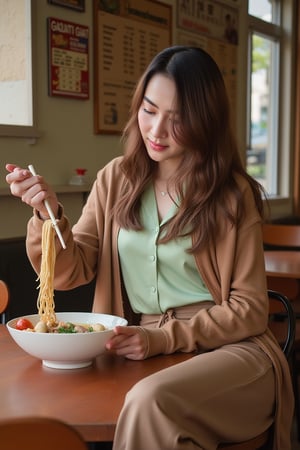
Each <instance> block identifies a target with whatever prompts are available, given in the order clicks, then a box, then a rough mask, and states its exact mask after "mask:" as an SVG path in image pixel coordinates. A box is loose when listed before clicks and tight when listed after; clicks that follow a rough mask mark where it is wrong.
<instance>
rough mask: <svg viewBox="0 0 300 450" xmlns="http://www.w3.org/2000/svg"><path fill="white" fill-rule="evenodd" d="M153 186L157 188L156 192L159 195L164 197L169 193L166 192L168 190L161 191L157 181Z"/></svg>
mask: <svg viewBox="0 0 300 450" xmlns="http://www.w3.org/2000/svg"><path fill="white" fill-rule="evenodd" d="M155 187H156V188H157V190H158V192H159V193H160V195H161V196H162V197H165V196H166V195H169V194H168V191H162V190H161V189H160V187H159V186H158V183H157V182H156V183H155Z"/></svg>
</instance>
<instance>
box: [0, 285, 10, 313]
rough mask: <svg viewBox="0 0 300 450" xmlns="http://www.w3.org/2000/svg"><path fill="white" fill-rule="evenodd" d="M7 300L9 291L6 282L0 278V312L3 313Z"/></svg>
mask: <svg viewBox="0 0 300 450" xmlns="http://www.w3.org/2000/svg"><path fill="white" fill-rule="evenodd" d="M8 301H9V291H8V287H7V284H6V283H5V282H4V281H3V280H0V314H2V313H4V311H5V310H6V308H7V305H8Z"/></svg>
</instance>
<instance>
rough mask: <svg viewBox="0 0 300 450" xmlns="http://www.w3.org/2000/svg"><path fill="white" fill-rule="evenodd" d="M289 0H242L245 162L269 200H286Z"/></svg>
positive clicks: (288, 194) (289, 131)
mask: <svg viewBox="0 0 300 450" xmlns="http://www.w3.org/2000/svg"><path fill="white" fill-rule="evenodd" d="M294 4H295V2H294V0H284V1H281V0H248V101H247V105H248V108H247V110H248V120H247V122H248V126H247V130H248V132H247V157H246V167H247V171H248V173H249V174H250V175H252V176H253V177H254V178H256V179H257V180H258V181H260V182H261V184H262V185H263V186H264V187H265V189H266V191H267V193H268V196H269V198H270V199H275V198H281V199H283V198H286V199H288V200H289V201H290V200H291V186H292V171H291V167H290V164H291V147H292V137H291V136H292V135H293V131H292V125H291V124H292V120H291V104H292V98H293V95H294V93H293V91H292V86H293V83H292V33H291V30H292V15H293V5H294Z"/></svg>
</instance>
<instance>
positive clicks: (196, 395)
mask: <svg viewBox="0 0 300 450" xmlns="http://www.w3.org/2000/svg"><path fill="white" fill-rule="evenodd" d="M168 316H170V314H168ZM172 316H173V317H174V316H175V317H177V316H178V314H176V311H175V314H172ZM184 316H185V314H184ZM180 318H181V317H180ZM167 320H168V319H167ZM145 322H146V321H145V320H144V323H143V320H142V322H141V325H142V326H147V325H148V324H146V323H145ZM150 322H151V324H152V326H153V321H152V318H150ZM162 322H163V321H162V320H161V318H160V319H159V323H160V324H161V323H162ZM150 326H151V325H150ZM274 403H275V381H274V373H273V368H272V364H271V361H270V360H269V358H268V357H267V356H266V355H265V353H264V352H263V351H262V350H261V349H260V348H259V347H258V346H257V345H256V344H254V343H252V342H248V341H244V342H239V343H236V344H230V345H224V346H223V347H221V348H219V349H216V350H213V351H210V352H206V353H202V354H198V355H196V356H195V357H193V358H191V359H189V360H187V361H185V362H182V363H180V364H177V365H175V366H172V367H169V368H167V369H164V370H161V371H159V372H157V373H155V374H153V375H150V376H148V377H146V378H144V379H143V380H141V381H139V382H138V383H137V384H136V385H135V386H133V388H132V389H131V390H130V391H129V392H128V394H127V396H126V399H125V403H124V406H123V408H122V410H121V413H120V416H119V419H118V423H117V428H116V433H115V439H114V444H113V449H114V450H192V449H198V450H199V449H202V450H215V449H216V448H217V446H218V444H219V443H220V442H241V441H244V440H247V439H250V438H252V437H254V436H256V435H258V434H259V433H261V432H263V431H264V430H266V429H267V428H268V427H269V426H270V425H271V424H272V422H273V417H274Z"/></svg>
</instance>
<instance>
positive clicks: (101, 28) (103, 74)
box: [94, 0, 172, 134]
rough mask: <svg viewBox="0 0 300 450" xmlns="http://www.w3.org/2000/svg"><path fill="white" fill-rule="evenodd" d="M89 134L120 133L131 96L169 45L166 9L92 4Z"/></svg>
mask: <svg viewBox="0 0 300 450" xmlns="http://www.w3.org/2000/svg"><path fill="white" fill-rule="evenodd" d="M94 26H95V43H94V48H95V58H94V61H95V66H94V67H95V69H94V77H95V79H94V81H95V88H94V95H95V127H94V128H95V133H97V134H99V133H106V134H110V133H120V132H121V131H122V129H123V127H124V125H125V123H126V121H127V119H128V112H129V108H130V102H131V97H132V93H133V90H134V88H135V85H136V82H137V81H138V79H139V77H140V75H141V74H142V72H143V71H144V70H145V68H146V67H147V65H148V64H149V63H150V61H151V60H152V58H153V57H154V56H155V55H156V54H157V53H158V52H159V51H160V50H162V49H163V48H165V47H169V46H170V44H171V29H172V8H171V6H168V5H165V4H162V3H159V2H156V1H152V0H127V1H126V2H124V1H121V0H119V1H114V2H109V1H105V0H101V1H99V0H94Z"/></svg>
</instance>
